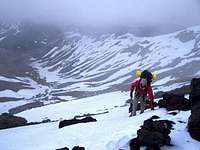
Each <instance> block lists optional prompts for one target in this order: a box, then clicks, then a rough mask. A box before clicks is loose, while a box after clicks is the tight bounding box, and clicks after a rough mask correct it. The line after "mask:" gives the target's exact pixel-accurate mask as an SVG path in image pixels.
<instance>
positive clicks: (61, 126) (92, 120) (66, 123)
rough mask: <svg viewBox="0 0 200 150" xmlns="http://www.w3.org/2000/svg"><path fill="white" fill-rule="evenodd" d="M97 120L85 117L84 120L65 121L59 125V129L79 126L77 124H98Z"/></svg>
mask: <svg viewBox="0 0 200 150" xmlns="http://www.w3.org/2000/svg"><path fill="white" fill-rule="evenodd" d="M96 121H97V120H96V119H94V118H92V117H85V118H83V119H76V118H74V119H70V120H63V121H60V123H59V128H63V127H65V126H69V125H73V124H77V123H87V122H96Z"/></svg>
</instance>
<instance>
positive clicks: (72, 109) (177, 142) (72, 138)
mask: <svg viewBox="0 0 200 150" xmlns="http://www.w3.org/2000/svg"><path fill="white" fill-rule="evenodd" d="M128 97H129V96H128V93H121V92H114V93H110V94H103V95H99V96H94V97H90V98H84V99H79V100H76V101H69V102H63V103H59V104H53V105H49V106H44V107H41V108H36V109H32V110H29V111H25V112H22V113H20V114H18V115H19V116H23V117H26V118H27V119H28V121H40V120H42V119H43V117H48V118H49V119H61V118H63V119H70V118H73V117H74V116H75V115H82V114H87V113H102V112H108V113H105V114H99V115H94V116H93V117H94V118H96V119H97V122H92V123H85V124H76V125H71V126H68V127H64V128H61V129H58V122H54V123H46V124H40V125H33V126H27V127H18V128H12V129H6V130H0V145H1V148H2V149H5V150H16V149H17V150H18V149H20V150H35V149H37V150H55V149H56V148H62V147H65V146H67V147H69V148H70V149H71V148H72V147H73V146H75V145H80V146H84V147H85V148H86V150H94V149H95V150H118V149H120V148H121V149H123V150H129V147H128V141H129V140H130V139H131V138H134V137H135V136H136V132H137V130H138V129H139V128H140V126H141V125H142V124H143V121H144V120H145V119H148V118H150V117H151V116H153V115H158V116H160V117H161V119H169V120H172V121H174V122H175V123H176V124H175V125H174V130H172V132H171V134H170V136H171V138H172V141H171V143H172V144H173V145H174V146H173V147H167V146H164V147H162V150H180V149H182V150H188V149H192V150H199V148H200V142H198V141H195V140H193V139H192V138H191V137H190V135H189V134H188V132H187V120H188V116H189V115H190V112H189V111H188V112H182V111H180V112H178V114H177V115H176V116H172V115H169V114H167V111H166V110H165V109H156V110H154V111H150V110H146V111H145V113H143V114H139V112H138V114H137V116H135V117H131V118H130V117H128V116H129V114H128V106H127V105H124V104H125V101H126V100H127V98H128ZM178 121H182V122H183V123H180V122H178ZM142 149H144V148H142Z"/></svg>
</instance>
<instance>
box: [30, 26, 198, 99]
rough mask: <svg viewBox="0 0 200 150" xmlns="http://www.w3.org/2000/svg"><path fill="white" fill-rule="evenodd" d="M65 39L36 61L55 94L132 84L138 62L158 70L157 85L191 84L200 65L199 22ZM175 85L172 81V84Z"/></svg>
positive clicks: (96, 91) (68, 35) (78, 93)
mask: <svg viewBox="0 0 200 150" xmlns="http://www.w3.org/2000/svg"><path fill="white" fill-rule="evenodd" d="M65 37H66V38H65V40H63V42H62V43H61V44H60V45H56V46H55V47H53V48H51V49H49V51H48V53H46V54H45V55H43V56H42V57H40V58H37V60H36V61H34V62H33V63H32V65H33V67H34V68H37V69H38V72H39V74H40V76H41V77H43V78H45V79H46V80H47V82H52V83H53V87H52V92H51V94H52V95H56V96H65V95H68V96H69V95H70V96H74V97H84V96H90V95H95V94H100V93H104V92H109V91H117V90H127V89H128V84H129V83H130V82H131V81H132V80H133V79H134V78H135V76H134V70H135V69H137V68H141V69H149V70H151V71H154V72H156V73H157V74H158V81H156V82H155V83H154V88H155V89H156V91H160V90H161V87H162V90H163V88H164V87H167V88H168V89H169V88H171V89H173V86H175V87H177V85H178V87H180V86H183V85H186V84H189V82H190V80H191V78H192V77H197V76H198V75H200V74H199V70H200V66H199V64H200V27H199V26H197V27H192V28H188V29H185V30H182V31H179V32H176V33H173V34H168V35H163V36H155V37H144V38H141V37H135V36H134V35H133V34H129V33H127V34H122V35H117V34H112V35H102V36H98V37H95V36H88V35H81V34H79V33H74V32H66V33H65ZM169 86H171V87H169Z"/></svg>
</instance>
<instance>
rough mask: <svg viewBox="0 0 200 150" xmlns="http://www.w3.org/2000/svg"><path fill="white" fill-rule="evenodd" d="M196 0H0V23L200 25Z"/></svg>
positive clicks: (199, 6)
mask: <svg viewBox="0 0 200 150" xmlns="http://www.w3.org/2000/svg"><path fill="white" fill-rule="evenodd" d="M199 18H200V2H199V0H2V1H1V2H0V20H1V21H4V20H6V21H8V20H9V21H22V20H23V21H24V20H25V21H34V22H37V23H40V22H45V23H55V24H60V25H67V24H72V25H73V24H75V25H83V26H112V25H123V26H134V25H135V26H140V25H155V24H174V25H181V26H192V25H198V24H200V19H199Z"/></svg>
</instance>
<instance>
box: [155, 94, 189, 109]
mask: <svg viewBox="0 0 200 150" xmlns="http://www.w3.org/2000/svg"><path fill="white" fill-rule="evenodd" d="M158 106H159V107H160V108H166V109H167V110H168V111H171V110H183V111H187V110H190V108H191V106H190V101H189V100H188V99H186V98H184V95H176V94H169V93H165V94H164V95H163V100H160V101H159V102H158Z"/></svg>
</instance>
